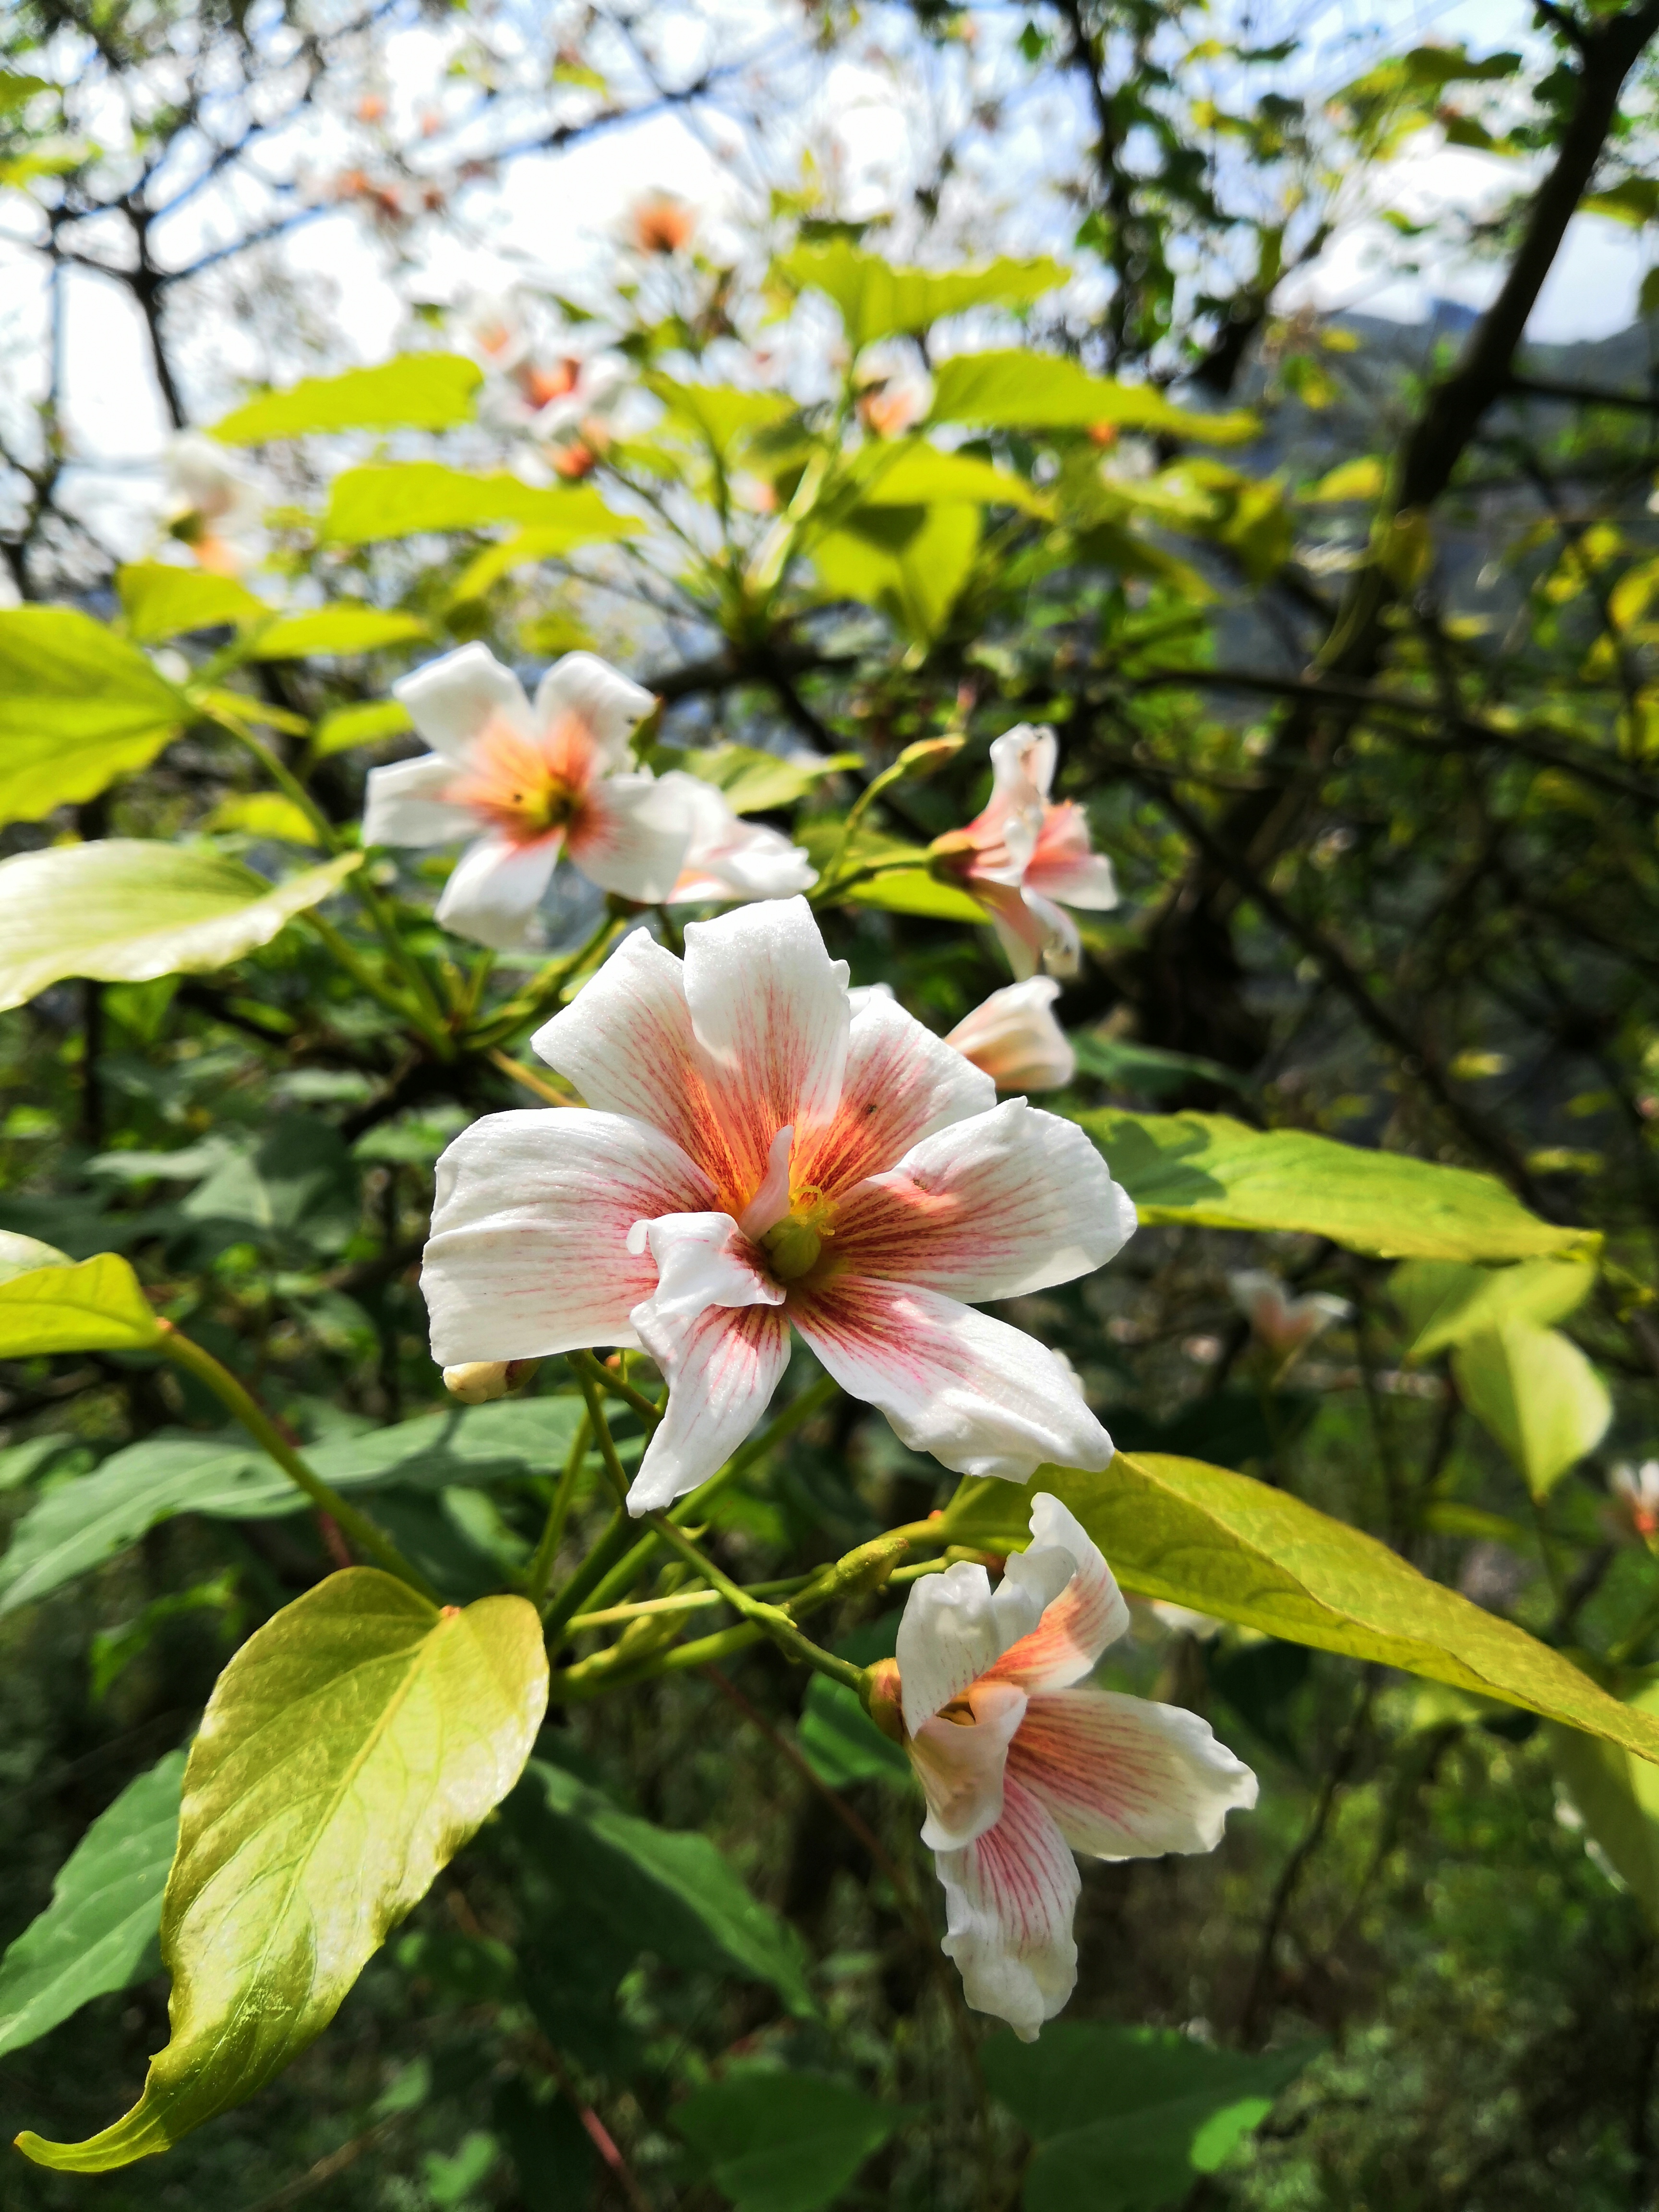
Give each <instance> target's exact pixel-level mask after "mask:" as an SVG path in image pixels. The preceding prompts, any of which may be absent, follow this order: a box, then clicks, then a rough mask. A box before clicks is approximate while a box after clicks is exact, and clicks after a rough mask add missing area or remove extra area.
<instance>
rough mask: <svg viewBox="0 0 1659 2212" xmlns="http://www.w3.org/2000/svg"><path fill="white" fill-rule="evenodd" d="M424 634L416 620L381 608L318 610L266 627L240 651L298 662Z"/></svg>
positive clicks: (254, 657)
mask: <svg viewBox="0 0 1659 2212" xmlns="http://www.w3.org/2000/svg"><path fill="white" fill-rule="evenodd" d="M430 635H431V633H430V631H429V630H428V629H427V626H426V624H425V623H423V622H422V620H421V618H420V617H419V616H418V615H404V614H398V613H396V612H394V611H391V610H389V609H385V608H381V607H349V606H334V607H319V608H317V609H316V611H314V612H313V613H311V614H305V615H285V616H283V617H282V618H281V619H280V620H278V621H276V622H273V623H267V624H266V625H265V627H264V629H261V630H259V631H258V632H257V633H256V634H255V635H253V636H252V638H251V639H250V640H249V641H248V644H247V647H246V652H247V654H248V657H249V659H252V660H304V659H308V658H309V656H310V655H311V654H312V653H378V652H380V650H381V649H382V647H386V646H388V645H408V644H410V642H412V641H413V640H415V639H416V638H426V637H429V636H430Z"/></svg>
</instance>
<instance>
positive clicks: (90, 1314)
mask: <svg viewBox="0 0 1659 2212" xmlns="http://www.w3.org/2000/svg"><path fill="white" fill-rule="evenodd" d="M4 1241H5V1242H6V1243H16V1244H33V1243H34V1240H33V1237H8V1238H6V1239H5V1240H4ZM35 1249H36V1250H37V1251H40V1252H43V1253H49V1252H50V1251H51V1249H52V1248H51V1247H50V1246H49V1245H46V1244H41V1245H36V1246H35ZM4 1257H5V1255H4V1254H3V1253H0V1359H32V1358H36V1357H38V1356H39V1355H40V1354H41V1353H43V1352H143V1351H145V1350H147V1349H148V1348H149V1346H151V1345H152V1344H154V1343H155V1341H156V1340H157V1339H158V1338H159V1337H160V1335H161V1328H160V1326H159V1325H158V1323H157V1322H156V1319H155V1315H154V1314H153V1313H152V1312H151V1310H150V1308H149V1300H148V1299H147V1298H146V1297H145V1296H144V1293H143V1291H142V1289H140V1287H139V1283H138V1278H137V1275H135V1274H134V1273H133V1272H132V1270H131V1267H129V1266H128V1265H127V1263H126V1261H125V1260H123V1259H122V1258H120V1257H119V1255H118V1254H116V1253H114V1252H100V1254H99V1255H98V1256H97V1258H96V1259H94V1260H82V1262H81V1264H80V1266H79V1267H74V1266H72V1265H71V1264H70V1261H67V1260H65V1261H63V1263H62V1265H61V1266H58V1267H40V1266H38V1265H37V1266H35V1267H30V1268H27V1269H26V1270H24V1271H23V1272H22V1273H18V1274H15V1275H8V1274H7V1273H6V1272H5V1267H4Z"/></svg>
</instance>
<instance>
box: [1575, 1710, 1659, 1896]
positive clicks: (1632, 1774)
mask: <svg viewBox="0 0 1659 2212" xmlns="http://www.w3.org/2000/svg"><path fill="white" fill-rule="evenodd" d="M1629 1702H1630V1705H1631V1710H1632V1711H1634V1712H1641V1713H1649V1714H1651V1715H1653V1716H1654V1717H1656V1718H1659V1682H1650V1683H1649V1684H1648V1685H1647V1686H1646V1687H1645V1688H1644V1689H1643V1690H1640V1691H1638V1693H1637V1695H1636V1696H1635V1697H1633V1698H1632V1699H1630V1701H1629ZM1549 1746H1550V1758H1551V1760H1552V1761H1553V1765H1554V1767H1555V1771H1556V1774H1557V1776H1558V1777H1559V1779H1560V1781H1561V1783H1562V1784H1564V1786H1565V1790H1566V1793H1567V1796H1569V1797H1570V1798H1571V1801H1572V1803H1573V1806H1574V1808H1576V1810H1577V1813H1578V1815H1579V1817H1580V1819H1581V1820H1583V1823H1584V1826H1585V1827H1586V1828H1587V1829H1588V1830H1589V1833H1590V1835H1591V1836H1592V1837H1593V1838H1595V1841H1596V1842H1597V1843H1598V1844H1600V1845H1601V1849H1602V1850H1604V1851H1605V1852H1606V1853H1607V1857H1608V1858H1609V1859H1610V1860H1611V1862H1612V1863H1613V1871H1614V1872H1615V1873H1616V1874H1617V1875H1619V1877H1620V1880H1621V1881H1623V1882H1624V1883H1625V1885H1626V1887H1627V1888H1628V1889H1629V1890H1630V1891H1631V1892H1632V1894H1633V1895H1634V1897H1635V1898H1636V1899H1637V1901H1638V1904H1639V1905H1641V1907H1642V1910H1643V1911H1644V1912H1645V1913H1646V1915H1647V1917H1648V1919H1649V1920H1650V1923H1652V1924H1653V1925H1654V1926H1655V1927H1656V1928H1659V1773H1656V1771H1654V1769H1653V1768H1652V1767H1651V1766H1650V1765H1649V1764H1648V1762H1647V1761H1646V1760H1645V1759H1632V1757H1631V1756H1630V1753H1628V1752H1627V1751H1625V1750H1623V1749H1621V1748H1620V1746H1619V1745H1617V1744H1613V1743H1607V1742H1606V1741H1603V1740H1602V1739H1601V1738H1599V1737H1596V1736H1589V1735H1581V1734H1580V1732H1579V1731H1578V1730H1577V1729H1566V1728H1552V1729H1550V1731H1549Z"/></svg>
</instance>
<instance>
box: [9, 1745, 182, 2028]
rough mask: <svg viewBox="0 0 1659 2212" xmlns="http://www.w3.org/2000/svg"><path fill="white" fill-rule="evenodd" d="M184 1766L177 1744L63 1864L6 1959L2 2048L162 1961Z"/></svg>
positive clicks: (148, 1972) (130, 1981)
mask: <svg viewBox="0 0 1659 2212" xmlns="http://www.w3.org/2000/svg"><path fill="white" fill-rule="evenodd" d="M184 1775H185V1753H183V1752H182V1751H170V1752H169V1753H167V1757H166V1758H165V1759H162V1760H161V1761H160V1763H159V1764H158V1765H155V1766H152V1767H151V1768H150V1770H149V1773H148V1774H141V1775H139V1776H138V1777H137V1780H135V1781H132V1782H130V1783H128V1784H127V1786H126V1788H125V1790H123V1791H122V1792H121V1794H120V1796H118V1798H117V1799H116V1801H115V1802H114V1803H113V1804H112V1806H111V1807H110V1808H109V1809H108V1811H107V1812H104V1813H100V1814H99V1816H98V1818H97V1819H96V1820H94V1822H93V1824H92V1826H90V1827H89V1828H88V1830H87V1832H86V1834H85V1835H84V1836H82V1838H81V1840H80V1842H79V1843H78V1844H76V1847H75V1849H74V1850H73V1851H72V1852H71V1853H70V1857H68V1858H67V1859H66V1860H65V1861H64V1864H63V1866H62V1867H61V1868H60V1869H59V1870H58V1879H57V1881H55V1882H54V1883H53V1884H52V1902H51V1903H50V1904H49V1905H47V1906H46V1911H44V1912H42V1913H40V1915H39V1917H37V1918H35V1919H33V1920H32V1921H31V1922H30V1923H29V1924H28V1926H27V1928H26V1929H24V1930H23V1932H22V1934H21V1936H19V1937H18V1938H17V1940H16V1942H15V1943H13V1944H12V1946H11V1947H10V1948H9V1950H8V1951H7V1953H6V1954H5V1956H4V1958H3V1959H0V2057H4V2055H5V2053H6V2052H7V2051H20V2050H21V2048H22V2047H23V2045H25V2044H27V2043H33V2042H34V2041H35V2040H36V2039H37V2038H38V2037H40V2036H42V2035H45V2034H46V2033H47V2032H48V2030H50V2029H52V2028H54V2027H57V2026H58V2022H59V2021H64V2020H67V2019H68V2018H69V2016H70V2014H71V2013H72V2012H76V2011H78V2010H79V2009H80V2008H81V2007H82V2005H83V2004H85V2003H87V2002H88V2000H89V1999H91V1998H93V1997H98V1996H105V1995H106V1994H107V1992H108V1991H110V1990H125V1989H127V1988H130V1987H131V1984H133V1983H134V1982H141V1981H143V1980H145V1979H147V1978H148V1977H149V1975H151V1974H153V1973H154V1972H155V1971H156V1969H157V1968H158V1967H159V1966H160V1965H161V1954H160V1952H159V1951H158V1949H157V1948H156V1936H157V1932H158V1930H159V1929H160V1927H161V1893H162V1891H163V1890H164V1889H165V1888H166V1887H167V1869H168V1868H169V1867H170V1866H171V1865H172V1864H173V1847H174V1845H175V1844H176V1843H177V1841H178V1836H179V1785H180V1784H181V1783H182V1782H183V1780H184Z"/></svg>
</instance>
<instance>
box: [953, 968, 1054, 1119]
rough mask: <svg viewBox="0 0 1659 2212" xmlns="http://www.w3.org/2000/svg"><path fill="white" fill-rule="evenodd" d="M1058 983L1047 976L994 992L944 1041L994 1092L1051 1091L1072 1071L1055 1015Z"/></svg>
mask: <svg viewBox="0 0 1659 2212" xmlns="http://www.w3.org/2000/svg"><path fill="white" fill-rule="evenodd" d="M1059 996H1060V986H1059V984H1058V983H1055V982H1052V981H1050V980H1049V979H1048V977H1047V976H1046V975H1036V976H1033V977H1032V978H1031V979H1030V981H1028V982H1024V983H1010V984H1008V985H1007V986H1006V987H1005V988H1004V989H1002V990H1000V991H993V992H992V994H991V995H990V997H989V998H988V999H987V1000H986V1001H985V1002H984V1004H983V1005H982V1006H975V1009H974V1011H973V1012H972V1013H971V1014H968V1015H965V1016H964V1017H963V1019H962V1020H961V1021H959V1022H958V1023H957V1025H956V1027H955V1029H953V1030H950V1031H948V1032H947V1034H946V1036H945V1043H946V1044H948V1045H952V1046H954V1047H955V1048H956V1049H957V1051H958V1052H959V1053H961V1054H962V1055H963V1058H964V1059H967V1060H972V1062H973V1063H974V1066H975V1067H977V1068H981V1069H982V1070H983V1071H984V1073H986V1074H987V1075H988V1076H989V1077H990V1078H991V1079H992V1080H993V1081H994V1083H995V1085H996V1086H997V1088H998V1090H999V1091H1054V1090H1058V1089H1059V1088H1060V1086H1061V1085H1064V1084H1067V1083H1069V1082H1070V1081H1071V1080H1072V1079H1073V1076H1074V1075H1075V1074H1076V1073H1077V1054H1075V1053H1074V1052H1073V1049H1072V1046H1071V1042H1070V1040H1069V1039H1068V1037H1067V1036H1066V1032H1065V1030H1062V1029H1061V1027H1060V1024H1059V1023H1058V1022H1057V1021H1056V1020H1055V1019H1054V1000H1056V999H1057V998H1058V997H1059Z"/></svg>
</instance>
